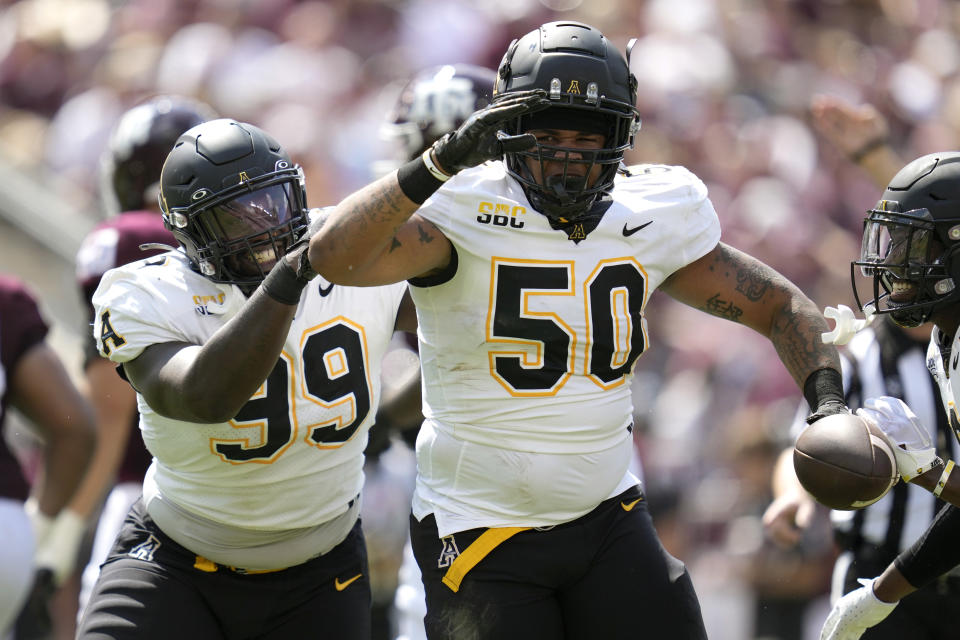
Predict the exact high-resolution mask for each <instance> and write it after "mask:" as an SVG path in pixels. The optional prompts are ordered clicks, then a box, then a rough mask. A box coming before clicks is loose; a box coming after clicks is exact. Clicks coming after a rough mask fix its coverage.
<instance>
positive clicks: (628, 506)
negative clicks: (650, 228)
mask: <svg viewBox="0 0 960 640" xmlns="http://www.w3.org/2000/svg"><path fill="white" fill-rule="evenodd" d="M647 224H650V223H649V222H648V223H647ZM641 500H643V498H637V499H636V500H634V501H633V502H621V503H620V506H621V507H623V510H624V511H633V508H634V507H635V506H637V503H638V502H640V501H641Z"/></svg>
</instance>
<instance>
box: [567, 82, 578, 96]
mask: <svg viewBox="0 0 960 640" xmlns="http://www.w3.org/2000/svg"><path fill="white" fill-rule="evenodd" d="M567 93H575V94H576V95H580V81H579V80H571V81H570V86H569V87H567Z"/></svg>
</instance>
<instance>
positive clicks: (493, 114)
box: [431, 89, 550, 175]
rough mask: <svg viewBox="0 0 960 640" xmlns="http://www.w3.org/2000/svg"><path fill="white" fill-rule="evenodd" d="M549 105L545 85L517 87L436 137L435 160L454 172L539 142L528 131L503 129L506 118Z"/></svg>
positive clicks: (441, 168)
mask: <svg viewBox="0 0 960 640" xmlns="http://www.w3.org/2000/svg"><path fill="white" fill-rule="evenodd" d="M549 105H550V101H549V100H548V99H547V94H546V92H545V91H543V90H542V89H532V90H530V91H518V92H517V93H515V94H512V95H511V96H510V97H509V98H506V99H504V100H501V101H498V102H495V103H493V104H491V105H489V106H487V107H484V108H483V109H480V110H478V111H475V112H474V113H473V115H471V116H470V117H469V118H467V120H466V122H464V123H463V124H462V125H460V128H459V129H457V130H456V131H454V132H453V133H448V134H446V135H445V136H443V137H442V138H440V139H439V140H437V141H436V142H435V143H434V144H433V147H432V148H431V153H432V154H433V159H434V162H435V163H436V164H437V166H438V167H439V168H440V170H441V171H443V172H444V173H446V174H448V175H455V174H457V173H459V172H460V171H462V170H463V169H467V168H469V167H475V166H477V165H479V164H482V163H484V162H486V161H487V160H494V159H496V158H500V157H502V156H503V154H504V153H508V152H513V151H523V150H525V149H530V148H531V147H533V146H535V145H536V144H537V139H536V138H534V137H533V136H532V135H530V134H529V133H525V134H521V135H517V136H510V135H507V134H506V133H504V132H503V131H501V130H500V129H501V127H502V126H503V124H504V123H505V122H507V121H508V120H511V119H513V118H518V117H520V116H523V115H526V114H528V113H534V112H536V111H540V110H541V109H544V108H546V107H548V106H549Z"/></svg>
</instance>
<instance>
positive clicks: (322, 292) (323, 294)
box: [319, 282, 333, 298]
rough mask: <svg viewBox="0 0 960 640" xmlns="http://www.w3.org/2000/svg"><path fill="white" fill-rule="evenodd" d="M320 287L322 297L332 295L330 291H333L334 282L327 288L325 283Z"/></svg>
mask: <svg viewBox="0 0 960 640" xmlns="http://www.w3.org/2000/svg"><path fill="white" fill-rule="evenodd" d="M319 289H320V297H321V298H326V297H327V296H328V295H330V292H331V291H333V283H332V282H331V283H330V286H329V287H327V288H326V289H324V288H323V285H320V287H319Z"/></svg>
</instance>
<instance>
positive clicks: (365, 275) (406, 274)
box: [309, 171, 452, 286]
mask: <svg viewBox="0 0 960 640" xmlns="http://www.w3.org/2000/svg"><path fill="white" fill-rule="evenodd" d="M419 207H420V205H418V204H416V203H415V202H413V201H411V200H410V199H409V198H407V197H406V196H405V195H404V193H403V191H402V190H401V189H400V184H399V182H397V173H396V172H395V171H394V172H393V173H391V174H389V175H386V176H384V177H382V178H380V179H379V180H377V181H376V182H373V183H371V184H369V185H367V186H366V187H364V188H362V189H360V190H359V191H357V192H355V193H353V194H351V195H350V196H348V197H347V198H346V199H344V200H343V201H342V202H341V203H340V204H338V205H337V206H336V207H335V208H334V209H333V210H332V211H331V212H330V213H329V214H328V216H327V218H326V221H325V222H324V224H323V227H322V228H321V229H320V230H319V231H318V232H317V233H316V234H314V236H313V237H312V238H311V239H310V250H309V257H310V264H311V265H312V266H313V268H314V270H315V271H316V272H317V273H319V274H321V275H322V276H323V277H324V278H326V279H327V280H329V281H330V282H333V283H336V284H343V285H355V286H373V285H380V284H388V283H391V282H400V281H401V280H407V279H409V278H413V277H417V276H427V275H430V274H432V273H435V272H438V271H440V270H442V269H443V268H444V267H446V266H447V264H448V263H449V262H450V256H451V251H452V248H451V245H450V241H449V240H447V238H446V236H444V235H443V234H442V233H441V232H440V230H439V229H437V228H436V227H435V226H434V225H433V224H432V223H430V222H429V221H427V220H425V219H423V218H421V217H420V216H418V215H416V213H415V212H416V210H417V209H418V208H419Z"/></svg>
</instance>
